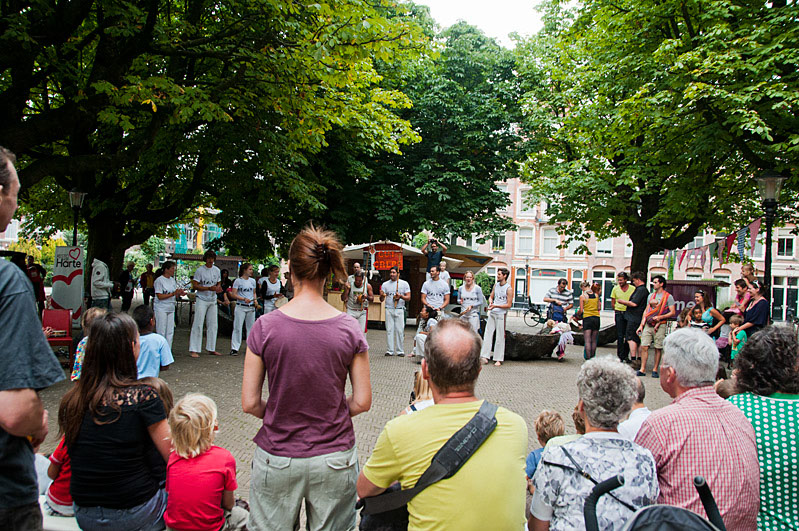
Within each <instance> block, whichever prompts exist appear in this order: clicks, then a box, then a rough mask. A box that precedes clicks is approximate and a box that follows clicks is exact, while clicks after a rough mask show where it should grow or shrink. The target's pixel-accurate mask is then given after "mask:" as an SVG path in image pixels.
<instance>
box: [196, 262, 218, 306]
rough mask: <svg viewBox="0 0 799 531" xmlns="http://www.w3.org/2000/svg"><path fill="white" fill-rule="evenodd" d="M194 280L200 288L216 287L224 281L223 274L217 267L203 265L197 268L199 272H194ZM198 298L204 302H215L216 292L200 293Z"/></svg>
mask: <svg viewBox="0 0 799 531" xmlns="http://www.w3.org/2000/svg"><path fill="white" fill-rule="evenodd" d="M194 280H195V281H197V283H198V284H199V285H200V286H204V287H206V288H210V287H212V286H216V285H217V284H219V283H220V282H221V281H222V273H221V272H220V271H219V268H218V267H216V266H211V267H205V266H204V265H202V266H200V267H198V268H197V271H195V272H194ZM197 298H198V299H200V300H204V301H215V300H216V292H215V291H210V290H207V291H198V292H197Z"/></svg>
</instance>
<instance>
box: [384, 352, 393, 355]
mask: <svg viewBox="0 0 799 531" xmlns="http://www.w3.org/2000/svg"><path fill="white" fill-rule="evenodd" d="M383 355H384V356H393V355H394V354H392V353H391V352H386V353H385V354H383Z"/></svg>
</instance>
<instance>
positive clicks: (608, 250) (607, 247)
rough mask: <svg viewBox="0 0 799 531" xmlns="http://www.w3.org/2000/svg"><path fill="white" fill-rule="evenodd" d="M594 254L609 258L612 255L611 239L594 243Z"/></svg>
mask: <svg viewBox="0 0 799 531" xmlns="http://www.w3.org/2000/svg"><path fill="white" fill-rule="evenodd" d="M596 254H599V255H603V256H611V255H612V254H613V238H605V239H604V240H600V241H597V242H596Z"/></svg>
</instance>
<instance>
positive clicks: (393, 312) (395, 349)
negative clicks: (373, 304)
mask: <svg viewBox="0 0 799 531" xmlns="http://www.w3.org/2000/svg"><path fill="white" fill-rule="evenodd" d="M386 335H387V336H388V337H387V339H388V353H389V354H392V355H393V354H405V349H404V345H403V344H404V343H405V310H404V309H403V308H396V309H395V308H386Z"/></svg>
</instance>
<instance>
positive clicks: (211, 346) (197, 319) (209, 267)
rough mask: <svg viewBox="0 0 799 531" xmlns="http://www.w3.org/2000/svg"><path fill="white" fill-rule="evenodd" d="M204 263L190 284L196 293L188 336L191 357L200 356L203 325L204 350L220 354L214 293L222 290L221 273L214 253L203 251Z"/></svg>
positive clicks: (215, 354) (216, 354)
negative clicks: (217, 342)
mask: <svg viewBox="0 0 799 531" xmlns="http://www.w3.org/2000/svg"><path fill="white" fill-rule="evenodd" d="M203 260H205V265H203V266H200V267H198V268H197V271H195V272H194V278H193V279H192V281H191V285H192V287H193V288H194V290H195V291H196V293H197V298H196V300H195V301H194V323H193V324H192V326H191V336H190V337H189V355H190V356H191V357H192V358H199V357H200V343H201V342H202V338H203V326H206V331H205V350H207V351H208V353H209V354H213V355H214V356H221V355H222V354H220V353H219V352H217V351H216V327H217V312H216V294H217V293H220V292H221V291H222V285H221V282H222V273H221V272H220V271H219V268H218V267H216V266H215V265H214V262H215V261H216V253H215V252H213V251H205V254H204V255H203Z"/></svg>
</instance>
